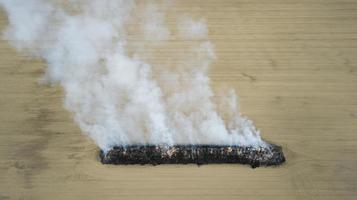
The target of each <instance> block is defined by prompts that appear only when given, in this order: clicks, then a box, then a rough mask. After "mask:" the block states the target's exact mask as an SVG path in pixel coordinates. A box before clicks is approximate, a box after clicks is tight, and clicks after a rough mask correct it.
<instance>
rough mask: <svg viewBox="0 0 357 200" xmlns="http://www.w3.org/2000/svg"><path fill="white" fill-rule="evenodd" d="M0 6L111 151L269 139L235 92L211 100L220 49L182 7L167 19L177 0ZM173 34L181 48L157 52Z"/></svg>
mask: <svg viewBox="0 0 357 200" xmlns="http://www.w3.org/2000/svg"><path fill="white" fill-rule="evenodd" d="M0 5H1V6H2V7H3V9H4V11H6V12H7V14H8V23H9V25H8V27H7V29H6V30H5V31H4V37H5V39H6V40H8V41H9V42H10V43H11V44H12V45H13V46H14V47H15V48H16V49H17V50H19V51H20V52H23V53H30V54H31V55H33V56H34V57H38V58H41V59H43V60H44V61H45V62H46V63H47V65H48V68H47V70H46V74H45V76H44V78H45V80H47V81H48V82H50V83H53V84H59V85H61V86H62V87H63V88H64V91H65V97H64V105H65V108H66V109H68V110H69V111H71V112H72V113H73V115H74V119H75V121H76V122H77V123H78V125H79V126H80V128H81V130H82V131H83V132H84V133H85V134H87V135H88V136H89V137H91V138H92V139H93V140H94V141H95V142H96V144H97V145H98V146H99V147H100V148H101V149H103V150H104V151H107V150H109V149H110V148H112V147H113V146H116V145H130V144H160V145H173V144H224V145H263V144H264V142H263V141H262V140H261V138H260V135H259V131H257V130H256V129H255V127H254V125H253V124H252V122H251V121H250V120H248V119H246V118H245V117H243V116H241V114H240V112H239V110H238V105H237V99H236V95H235V92H234V91H233V90H231V91H229V92H228V93H227V94H226V95H225V96H223V97H222V98H220V99H219V100H214V99H215V95H214V93H213V90H212V88H211V86H210V80H209V77H208V72H209V67H210V65H211V63H212V61H214V59H216V57H215V53H214V49H213V45H212V44H211V42H210V41H209V39H208V30H207V26H206V22H205V20H204V19H196V20H195V19H192V18H191V17H189V16H188V15H182V16H176V25H173V26H172V24H171V26H169V25H166V15H167V13H166V12H165V9H168V8H169V7H170V6H172V2H170V1H162V2H161V4H160V5H161V7H160V9H159V7H158V6H157V5H156V4H155V2H153V1H130V0H67V1H63V0H0ZM135 35H136V36H135ZM134 37H137V38H140V39H141V40H135V39H133V38H134ZM175 39H177V41H182V46H181V47H184V48H181V49H179V48H178V49H177V52H160V51H159V50H160V48H163V47H165V46H167V45H176V43H175V44H172V40H175ZM187 41H189V42H187ZM178 45H180V44H178ZM172 49H175V47H173V48H172ZM158 52H159V53H158ZM161 53H162V54H163V57H165V60H162V62H161V63H158V62H157V61H155V59H153V58H154V56H153V55H154V54H155V55H157V54H161ZM165 53H167V55H166V54H165ZM170 53H171V54H170Z"/></svg>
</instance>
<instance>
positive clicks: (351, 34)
mask: <svg viewBox="0 0 357 200" xmlns="http://www.w3.org/2000/svg"><path fill="white" fill-rule="evenodd" d="M177 9H178V10H181V11H183V12H187V13H190V14H192V15H197V16H203V17H205V18H206V20H207V23H208V25H209V31H210V38H211V39H212V42H213V43H214V44H215V49H216V53H217V56H218V60H217V61H215V63H214V65H213V70H212V72H211V75H210V76H211V79H212V84H213V86H214V87H215V88H219V87H221V86H224V85H231V86H233V87H235V89H236V90H237V93H238V94H239V96H240V102H241V105H242V107H241V108H242V112H243V113H244V114H245V115H247V116H249V117H250V118H251V119H253V120H254V122H255V124H256V125H257V127H258V128H259V129H260V130H261V131H262V136H263V137H264V138H265V139H267V140H269V141H273V142H274V143H276V144H280V145H282V146H283V148H284V152H285V155H286V158H287V162H286V163H285V164H284V165H283V166H281V167H277V168H258V169H251V168H250V167H248V166H241V165H204V166H201V167H197V165H160V166H111V165H102V164H101V163H100V162H99V161H98V157H97V155H98V149H97V147H96V145H95V144H94V143H93V142H92V141H91V140H90V139H88V138H87V137H86V136H84V135H83V134H81V132H80V130H79V128H78V127H77V125H76V124H75V123H74V122H73V120H72V118H71V114H70V113H69V112H67V111H66V110H64V109H63V107H62V98H63V94H62V91H61V89H60V88H58V87H51V86H48V85H41V84H39V79H40V77H41V76H42V74H43V73H44V69H45V67H46V64H45V63H44V62H42V61H40V60H33V59H29V58H28V57H26V56H24V55H21V54H19V53H17V52H16V51H15V50H14V49H13V48H12V47H10V46H9V44H8V42H7V41H5V40H1V41H0V200H7V199H35V200H40V199H46V200H47V199H51V200H55V199H66V200H70V199H156V200H158V199H246V200H248V199H266V200H268V199H274V200H278V199H282V200H286V199H323V200H327V199H357V192H356V191H357V173H356V169H357V156H356V153H357V1H355V0H342V1H338V0H323V1H322V0H315V1H313V0H299V1H298V0H271V1H266V2H263V1H258V0H224V1H222V0H205V1H200V0H182V1H179V5H178V7H177ZM6 24H7V18H6V15H5V14H4V12H1V15H0V28H1V30H3V29H4V27H5V26H6Z"/></svg>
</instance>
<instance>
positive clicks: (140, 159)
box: [100, 144, 285, 168]
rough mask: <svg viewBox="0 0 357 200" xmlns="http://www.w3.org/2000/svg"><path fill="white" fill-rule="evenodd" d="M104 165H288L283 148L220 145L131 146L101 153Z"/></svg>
mask: <svg viewBox="0 0 357 200" xmlns="http://www.w3.org/2000/svg"><path fill="white" fill-rule="evenodd" d="M100 158H101V161H102V163H103V164H115V165H128V164H141V165H144V164H152V165H158V164H189V163H194V164H197V165H201V164H210V163H216V164H218V163H237V164H248V165H250V166H251V167H252V168H256V167H260V166H277V165H280V164H282V163H284V162H285V157H284V154H283V151H282V148H281V147H280V146H277V145H274V144H266V145H265V146H260V147H253V146H218V145H174V146H155V145H146V146H144V145H131V146H116V147H114V148H113V149H111V150H109V151H108V152H107V153H104V152H103V151H101V153H100Z"/></svg>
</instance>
